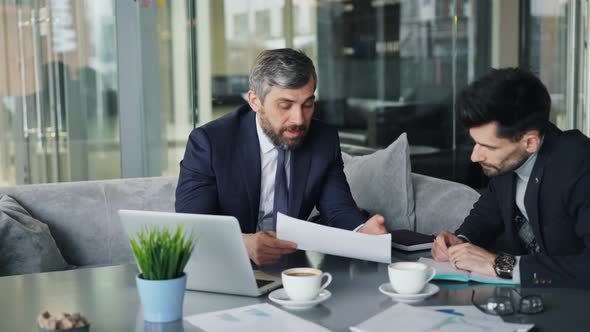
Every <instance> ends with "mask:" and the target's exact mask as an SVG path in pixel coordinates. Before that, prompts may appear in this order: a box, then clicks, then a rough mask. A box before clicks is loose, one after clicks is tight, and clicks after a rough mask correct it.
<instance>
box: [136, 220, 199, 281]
mask: <svg viewBox="0 0 590 332" xmlns="http://www.w3.org/2000/svg"><path fill="white" fill-rule="evenodd" d="M130 241H131V249H132V250H133V254H134V255H135V259H136V260H137V264H138V265H139V268H140V269H141V273H142V275H141V276H140V277H141V278H142V279H145V280H169V279H176V278H178V277H181V276H182V274H183V271H184V267H185V266H186V263H188V260H189V258H190V256H191V253H192V251H193V249H194V245H195V242H196V239H195V238H194V237H193V235H192V234H190V235H187V234H185V233H184V231H183V227H182V225H178V226H177V227H176V230H174V231H171V230H170V229H169V228H168V227H162V228H158V227H157V226H155V225H154V226H151V227H145V228H144V229H142V230H140V231H139V232H137V238H133V237H132V238H130Z"/></svg>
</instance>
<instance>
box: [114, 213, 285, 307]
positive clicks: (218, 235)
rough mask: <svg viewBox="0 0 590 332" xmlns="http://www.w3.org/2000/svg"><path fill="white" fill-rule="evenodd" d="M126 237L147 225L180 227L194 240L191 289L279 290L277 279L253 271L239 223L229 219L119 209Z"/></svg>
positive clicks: (189, 271)
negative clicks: (182, 226) (193, 237)
mask: <svg viewBox="0 0 590 332" xmlns="http://www.w3.org/2000/svg"><path fill="white" fill-rule="evenodd" d="M119 217H120V218H121V222H122V223H123V227H124V229H125V232H126V233H127V235H128V236H133V237H135V236H136V235H135V234H137V231H138V230H140V229H142V228H143V227H145V226H147V225H157V226H158V227H161V226H173V227H175V225H179V224H182V225H184V229H185V231H187V232H192V234H194V235H195V237H196V238H197V242H196V244H195V249H194V250H193V254H192V255H191V258H190V260H189V262H188V264H187V265H186V268H185V270H184V271H185V272H186V274H187V282H186V288H187V289H190V290H198V291H207V292H216V293H226V294H237V295H246V296H260V295H263V294H266V293H268V292H270V291H271V290H273V289H275V288H278V287H279V286H280V285H281V280H280V278H277V277H274V276H271V275H269V274H265V273H263V272H261V271H254V270H253V269H252V265H251V264H250V259H249V258H248V253H247V252H246V246H245V245H244V241H243V239H242V232H241V230H240V226H239V223H238V220H237V219H236V218H234V217H229V216H214V215H203V214H186V213H170V212H151V211H135V210H119Z"/></svg>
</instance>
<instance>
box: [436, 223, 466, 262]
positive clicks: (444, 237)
mask: <svg viewBox="0 0 590 332" xmlns="http://www.w3.org/2000/svg"><path fill="white" fill-rule="evenodd" d="M464 242H465V241H464V240H463V239H461V238H459V237H457V236H456V235H455V234H453V233H450V232H448V231H443V232H442V233H440V234H438V236H437V237H436V239H434V243H433V244H432V250H431V253H432V258H434V260H435V261H438V262H446V261H448V260H449V252H448V250H449V248H450V247H452V246H455V245H458V244H462V243H464Z"/></svg>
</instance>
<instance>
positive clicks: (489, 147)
mask: <svg viewBox="0 0 590 332" xmlns="http://www.w3.org/2000/svg"><path fill="white" fill-rule="evenodd" d="M469 139H470V140H471V142H473V144H477V145H481V146H483V147H486V148H488V149H497V148H498V147H497V146H493V145H489V144H484V143H479V142H477V141H476V140H475V139H474V138H473V137H472V136H471V135H469Z"/></svg>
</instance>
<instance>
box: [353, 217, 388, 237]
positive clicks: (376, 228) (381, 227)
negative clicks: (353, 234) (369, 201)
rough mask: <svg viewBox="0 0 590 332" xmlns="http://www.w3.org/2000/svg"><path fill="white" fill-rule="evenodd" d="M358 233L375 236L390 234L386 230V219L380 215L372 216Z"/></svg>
mask: <svg viewBox="0 0 590 332" xmlns="http://www.w3.org/2000/svg"><path fill="white" fill-rule="evenodd" d="M357 232H359V233H365V234H373V235H379V234H387V233H389V232H388V231H387V229H386V228H385V218H383V216H382V215H380V214H376V215H374V216H372V217H371V218H370V219H369V220H367V221H366V222H365V224H364V225H363V226H362V227H361V228H359V229H358V230H357Z"/></svg>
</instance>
